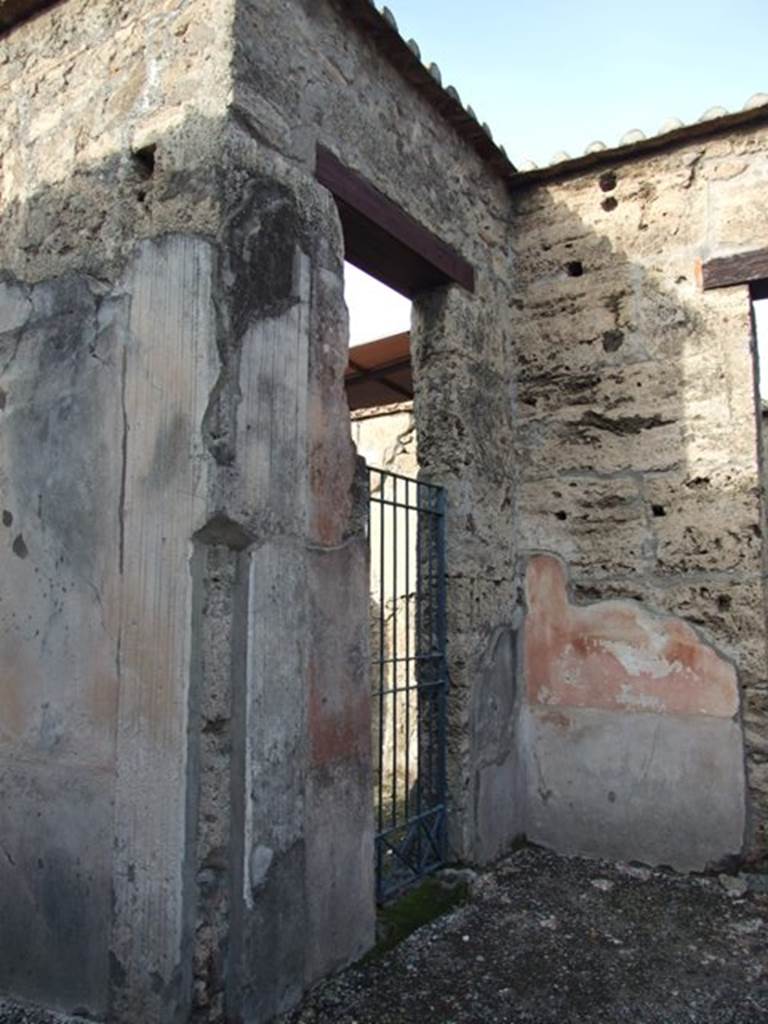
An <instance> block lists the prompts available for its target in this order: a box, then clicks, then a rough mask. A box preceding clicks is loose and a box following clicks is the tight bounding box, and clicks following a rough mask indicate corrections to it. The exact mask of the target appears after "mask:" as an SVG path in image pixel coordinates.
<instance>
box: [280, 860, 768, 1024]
mask: <svg viewBox="0 0 768 1024" xmlns="http://www.w3.org/2000/svg"><path fill="white" fill-rule="evenodd" d="M767 883H768V877H766V876H765V875H758V874H755V875H748V876H740V877H736V878H734V877H731V876H721V877H720V878H718V877H700V878H699V877H682V876H679V875H675V874H672V873H671V872H665V871H653V872H652V871H650V870H649V869H647V868H642V867H632V866H628V865H612V864H600V863H595V862H591V861H586V860H578V859H563V858H559V857H555V856H553V855H552V854H549V853H546V852H544V851H541V850H535V849H530V848H529V849H523V850H521V851H519V852H518V853H516V854H514V855H513V856H511V857H509V858H508V859H506V860H505V861H503V862H502V863H501V864H499V865H498V866H497V867H496V868H495V869H494V870H493V871H490V872H487V873H484V874H481V875H478V876H477V877H476V879H475V880H474V881H473V883H472V885H471V897H470V899H469V901H468V902H467V903H466V904H465V905H464V906H462V907H460V908H459V909H457V910H454V911H453V912H451V913H450V914H449V915H447V916H445V917H442V918H440V919H438V920H436V921H433V922H432V923H431V924H428V925H426V926H424V927H422V928H421V929H420V930H418V931H416V932H414V933H413V934H412V935H411V936H410V937H409V938H408V939H406V941H405V942H403V943H402V944H401V945H400V946H398V947H397V948H395V949H393V950H391V951H390V952H389V953H387V954H385V955H383V956H381V957H378V958H375V957H374V958H372V959H370V960H369V961H368V962H366V963H364V964H362V965H360V966H357V967H354V968H352V969H350V970H348V971H346V972H345V973H344V974H342V975H340V976H339V977H337V978H335V979H333V980H332V981H331V982H328V983H326V984H325V985H323V986H322V987H320V988H319V989H317V990H316V991H315V992H314V993H313V994H312V995H311V996H310V997H309V998H308V999H307V1000H306V1001H305V1003H304V1005H303V1006H302V1007H300V1008H299V1009H298V1010H297V1011H296V1012H294V1013H293V1014H290V1015H288V1016H286V1017H285V1018H283V1024H331V1022H333V1024H374V1022H375V1024H516V1022H523V1021H527V1022H531V1024H555V1022H557V1024H577V1022H578V1024H582V1022H583V1024H586V1022H589V1024H602V1022H605V1024H609V1022H610V1024H616V1022H622V1021H627V1022H632V1024H646V1022H647V1024H650V1022H654V1024H662V1022H663V1024H677V1022H686V1024H691V1022H700V1024H725V1022H728V1024H752V1022H754V1024H757V1022H760V1021H766V1022H768V884H767Z"/></svg>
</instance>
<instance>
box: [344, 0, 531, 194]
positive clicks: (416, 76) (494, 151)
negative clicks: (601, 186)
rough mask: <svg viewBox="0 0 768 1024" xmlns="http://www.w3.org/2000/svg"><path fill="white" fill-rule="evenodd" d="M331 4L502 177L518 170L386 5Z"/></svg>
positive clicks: (349, 0) (368, 0)
mask: <svg viewBox="0 0 768 1024" xmlns="http://www.w3.org/2000/svg"><path fill="white" fill-rule="evenodd" d="M331 2H332V3H333V4H334V6H335V7H336V8H337V9H338V10H339V11H341V13H342V14H343V15H344V16H345V17H346V18H348V19H349V20H350V21H351V22H353V23H354V24H355V25H357V26H358V27H359V28H360V29H361V30H362V31H363V32H364V33H365V35H367V36H368V37H369V38H371V39H372V40H373V42H374V44H375V45H376V46H377V47H378V48H379V50H380V51H381V52H382V53H383V54H384V56H385V57H386V58H387V59H388V60H389V62H390V63H391V64H392V65H393V66H394V67H395V68H396V69H397V70H398V71H399V72H400V74H401V75H402V76H403V77H404V78H405V79H406V81H407V82H409V84H410V85H412V86H413V88H414V89H416V91H417V92H419V93H421V95H422V96H424V97H425V98H426V99H427V100H428V102H429V103H430V104H431V105H432V106H433V107H435V108H436V110H437V111H438V113H439V114H440V115H441V117H442V118H443V119H444V120H445V121H446V122H447V123H448V124H449V125H450V126H451V127H452V128H453V130H454V131H455V132H456V133H457V134H458V135H459V136H460V137H461V138H462V139H464V140H465V142H467V143H468V144H469V145H470V146H471V148H472V149H474V150H475V152H476V153H477V154H478V156H480V157H481V159H482V160H483V161H484V162H485V163H486V164H488V165H489V166H490V167H491V169H492V170H493V171H494V172H495V173H497V174H499V175H500V176H501V177H502V178H504V179H505V180H509V179H510V178H512V177H513V176H514V175H515V174H516V173H517V168H516V167H515V166H514V164H513V163H512V162H511V161H510V159H509V157H508V156H507V154H506V152H505V151H504V148H503V146H499V145H497V144H496V143H495V142H494V141H493V137H492V136H491V130H490V128H489V127H488V125H486V124H483V125H481V124H480V123H479V121H478V120H477V118H476V117H475V113H474V111H473V110H472V108H471V107H469V106H467V107H466V108H465V107H464V105H463V104H462V102H461V98H460V96H459V94H458V92H457V90H456V89H455V88H454V87H453V86H452V85H448V86H443V84H442V75H441V73H440V68H439V67H438V66H437V64H430V65H429V67H426V66H425V65H424V64H422V62H421V52H420V50H419V46H418V44H417V43H416V42H415V41H414V40H413V39H411V40H408V41H407V42H406V40H405V39H404V38H403V37H402V36H401V35H400V33H399V31H398V28H397V22H396V21H395V17H394V15H393V14H392V12H391V11H390V10H389V8H387V7H383V8H382V9H381V10H379V9H378V8H377V7H376V5H375V4H374V3H373V0H331Z"/></svg>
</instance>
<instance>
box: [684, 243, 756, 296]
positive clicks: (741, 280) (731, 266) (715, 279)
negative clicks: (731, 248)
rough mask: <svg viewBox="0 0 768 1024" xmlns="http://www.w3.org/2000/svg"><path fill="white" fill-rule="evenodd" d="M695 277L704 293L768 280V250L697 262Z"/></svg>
mask: <svg viewBox="0 0 768 1024" xmlns="http://www.w3.org/2000/svg"><path fill="white" fill-rule="evenodd" d="M696 276H697V278H698V281H699V284H700V286H701V287H702V288H703V289H704V291H708V290H709V289H710V288H727V287H729V286H730V285H736V284H751V283H752V282H753V281H764V280H768V249H755V250H754V251H753V252H741V253H737V254H736V255H735V256H718V257H716V258H715V259H711V260H706V261H705V262H701V261H699V263H698V264H697V265H696Z"/></svg>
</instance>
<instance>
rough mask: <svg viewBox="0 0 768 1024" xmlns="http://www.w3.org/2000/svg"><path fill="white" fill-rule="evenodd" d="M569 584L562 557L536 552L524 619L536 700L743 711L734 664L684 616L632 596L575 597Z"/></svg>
mask: <svg viewBox="0 0 768 1024" xmlns="http://www.w3.org/2000/svg"><path fill="white" fill-rule="evenodd" d="M566 588H567V574H566V570H565V567H564V565H563V564H562V562H560V561H559V559H557V558H554V557H553V556H551V555H536V556H534V557H533V558H531V559H530V561H529V563H528V570H527V573H526V598H527V604H528V613H527V615H526V620H525V627H524V645H525V673H526V687H527V694H528V700H529V702H530V703H532V704H542V705H548V706H555V707H582V708H607V709H610V710H614V711H620V712H644V711H645V712H655V713H661V714H674V715H710V716H714V717H717V718H731V717H732V716H733V715H735V714H736V711H737V710H738V681H737V678H736V671H735V669H734V668H733V666H732V665H731V664H729V662H727V661H725V659H724V658H722V657H720V655H719V654H718V653H717V652H716V651H715V650H713V649H712V648H711V647H709V646H707V644H705V643H703V642H702V641H701V640H700V639H699V637H698V636H697V635H696V633H695V632H694V630H693V629H692V628H691V627H690V626H688V625H687V624H686V623H685V622H683V621H682V620H681V619H676V618H672V617H667V616H661V615H656V614H653V613H651V612H649V611H647V610H646V609H644V608H643V607H642V606H641V605H639V604H636V603H634V602H632V601H599V602H597V603H596V604H592V605H587V606H576V605H572V604H570V602H569V600H568V593H567V589H566Z"/></svg>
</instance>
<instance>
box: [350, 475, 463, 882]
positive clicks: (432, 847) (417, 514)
mask: <svg viewBox="0 0 768 1024" xmlns="http://www.w3.org/2000/svg"><path fill="white" fill-rule="evenodd" d="M369 473H370V496H371V498H370V500H371V514H370V525H369V538H370V548H371V631H372V650H373V723H374V724H373V728H374V736H373V747H374V752H375V754H374V769H375V770H374V805H375V812H376V894H377V898H378V899H379V901H382V900H385V899H387V898H389V897H390V896H392V895H394V894H395V893H397V892H398V891H399V890H401V889H403V888H404V887H405V886H407V885H409V884H410V883H412V882H413V881H415V880H417V879H419V878H421V877H423V876H424V875H427V874H429V873H430V872H432V871H434V870H435V869H436V868H439V867H440V866H441V865H442V864H443V863H444V861H445V855H446V770H445V760H446V695H447V689H448V673H447V665H446V601H445V492H444V491H443V489H442V488H441V487H436V486H434V485H432V484H426V483H422V482H421V481H419V480H412V479H410V478H408V477H405V476H401V475H399V474H397V473H390V472H387V471H385V470H379V469H373V468H371V469H370V470H369Z"/></svg>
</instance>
